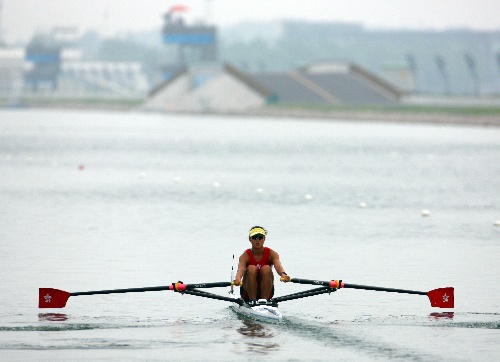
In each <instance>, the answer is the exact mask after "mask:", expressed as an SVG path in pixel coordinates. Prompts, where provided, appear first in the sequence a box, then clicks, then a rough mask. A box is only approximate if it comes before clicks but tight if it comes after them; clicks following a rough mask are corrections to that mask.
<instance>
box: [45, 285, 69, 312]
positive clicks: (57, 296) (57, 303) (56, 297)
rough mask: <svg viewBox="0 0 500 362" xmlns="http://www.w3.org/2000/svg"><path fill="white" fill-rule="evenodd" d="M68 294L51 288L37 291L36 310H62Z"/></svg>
mask: <svg viewBox="0 0 500 362" xmlns="http://www.w3.org/2000/svg"><path fill="white" fill-rule="evenodd" d="M69 297H70V293H68V292H65V291H64V290H59V289H53V288H39V289H38V308H64V307H65V306H66V302H67V301H68V298H69Z"/></svg>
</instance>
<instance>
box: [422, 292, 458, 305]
mask: <svg viewBox="0 0 500 362" xmlns="http://www.w3.org/2000/svg"><path fill="white" fill-rule="evenodd" d="M427 296H428V297H429V300H430V301H431V306H433V307H437V308H454V307H455V295H454V289H453V288H452V287H448V288H439V289H434V290H431V291H430V292H428V293H427Z"/></svg>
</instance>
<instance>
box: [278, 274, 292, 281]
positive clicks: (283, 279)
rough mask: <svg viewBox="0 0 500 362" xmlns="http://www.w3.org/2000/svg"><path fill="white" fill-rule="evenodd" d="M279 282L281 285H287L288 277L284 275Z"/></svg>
mask: <svg viewBox="0 0 500 362" xmlns="http://www.w3.org/2000/svg"><path fill="white" fill-rule="evenodd" d="M280 281H281V282H283V283H288V282H289V281H290V276H288V275H284V276H282V277H281V278H280Z"/></svg>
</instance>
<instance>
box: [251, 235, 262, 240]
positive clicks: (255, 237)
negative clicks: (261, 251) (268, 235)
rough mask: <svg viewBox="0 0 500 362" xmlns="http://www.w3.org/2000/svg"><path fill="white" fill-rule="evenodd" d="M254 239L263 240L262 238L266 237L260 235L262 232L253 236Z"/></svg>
mask: <svg viewBox="0 0 500 362" xmlns="http://www.w3.org/2000/svg"><path fill="white" fill-rule="evenodd" d="M252 239H253V240H262V239H264V236H263V235H260V234H257V235H254V236H252Z"/></svg>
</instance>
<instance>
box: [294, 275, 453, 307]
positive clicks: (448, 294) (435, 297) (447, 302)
mask: <svg viewBox="0 0 500 362" xmlns="http://www.w3.org/2000/svg"><path fill="white" fill-rule="evenodd" d="M290 281H291V282H292V283H300V284H313V285H322V286H326V287H330V288H335V289H338V288H353V289H364V290H375V291H379V292H392V293H405V294H419V295H427V296H428V297H429V300H430V302H431V306H432V307H437V308H454V306H455V300H454V299H455V296H454V289H453V287H447V288H438V289H433V290H431V291H428V292H419V291H416V290H407V289H395V288H384V287H374V286H370V285H358V284H347V283H344V282H343V281H342V280H331V281H321V280H311V279H299V278H292V279H290Z"/></svg>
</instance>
